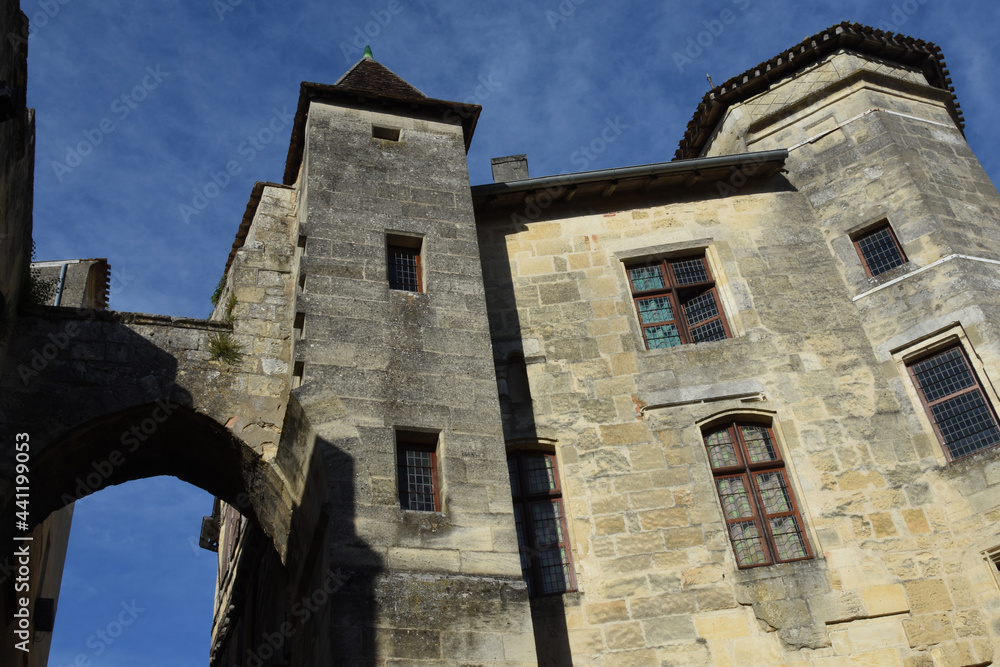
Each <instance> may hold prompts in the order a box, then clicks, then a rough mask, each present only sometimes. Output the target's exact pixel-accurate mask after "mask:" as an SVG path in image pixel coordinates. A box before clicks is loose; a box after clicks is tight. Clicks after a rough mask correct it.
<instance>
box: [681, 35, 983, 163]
mask: <svg viewBox="0 0 1000 667" xmlns="http://www.w3.org/2000/svg"><path fill="white" fill-rule="evenodd" d="M841 49H847V50H850V51H855V52H858V53H863V54H866V55H870V56H874V57H876V58H881V59H883V60H887V61H890V62H897V63H900V64H903V65H908V66H910V67H916V68H918V69H920V70H921V72H923V74H924V77H925V78H926V79H927V81H928V83H930V85H931V86H933V87H935V88H940V89H942V90H944V91H946V92H948V93H950V96H949V97H950V100H949V104H948V111H949V112H950V113H951V116H952V118H953V119H954V120H955V124H956V125H957V126H958V129H959V130H960V131H964V128H965V121H964V119H963V117H962V110H961V108H960V107H959V105H958V100H957V98H956V97H955V89H954V87H952V85H951V77H949V76H948V68H947V66H946V65H945V62H944V56H943V55H941V47H939V46H938V45H937V44H933V43H931V42H925V41H924V40H922V39H914V38H913V37H907V36H906V35H901V34H899V33H893V32H888V31H885V30H877V29H875V28H872V27H870V26H866V25H861V24H860V23H850V22H848V21H844V22H843V23H838V24H837V25H835V26H831V27H830V28H827V29H826V30H824V31H822V32H819V33H817V34H815V35H813V36H812V37H807V38H806V39H804V40H803V41H802V42H800V43H799V44H796V45H795V46H793V47H792V48H790V49H788V50H787V51H784V52H782V53H779V54H778V55H776V56H774V57H773V58H771V59H770V60H767V61H765V62H762V63H761V64H759V65H757V66H756V67H752V68H750V69H748V70H747V71H746V72H744V73H743V74H740V75H738V76H734V77H733V78H731V79H729V80H728V81H726V82H725V83H723V84H722V85H719V86H716V87H715V88H713V89H712V90H710V91H708V92H707V93H705V97H704V98H702V100H701V103H700V104H699V105H698V109H697V110H696V111H695V112H694V118H692V119H691V121H690V122H689V123H688V126H687V130H686V131H685V132H684V138H683V139H681V143H680V146H679V147H678V149H677V152H676V153H675V154H674V159H675V160H683V159H689V158H695V157H698V156H699V155H701V152H702V151H703V150H704V148H705V145H706V144H707V143H708V140H709V138H710V137H711V136H712V132H714V130H715V128H716V126H717V125H718V123H719V121H720V120H722V118H723V116H724V115H725V113H726V110H727V109H729V107H730V106H732V105H734V104H738V103H740V102H744V101H746V100H748V99H749V98H751V97H753V96H754V95H757V94H758V93H761V92H763V91H765V90H767V88H768V87H769V86H771V85H772V84H773V83H775V82H777V81H779V80H781V79H784V78H786V77H789V76H792V75H793V74H795V73H796V72H798V71H800V70H802V69H803V68H804V67H806V66H808V65H812V64H813V63H815V62H817V61H818V60H821V59H822V58H825V57H826V56H827V55H829V54H831V53H833V52H835V51H839V50H841Z"/></svg>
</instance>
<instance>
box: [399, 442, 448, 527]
mask: <svg viewBox="0 0 1000 667" xmlns="http://www.w3.org/2000/svg"><path fill="white" fill-rule="evenodd" d="M437 459H438V457H437V436H436V435H435V434H430V433H401V432H398V433H397V434H396V481H397V485H398V488H399V506H400V507H401V508H403V509H404V510H416V511H418V512H440V511H441V494H440V485H439V483H438V460H437Z"/></svg>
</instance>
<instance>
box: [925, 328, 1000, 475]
mask: <svg viewBox="0 0 1000 667" xmlns="http://www.w3.org/2000/svg"><path fill="white" fill-rule="evenodd" d="M907 370H908V371H909V373H910V378H911V379H912V380H913V384H914V386H915V387H916V388H917V393H918V394H919V395H920V400H921V402H922V403H923V404H924V409H926V410H927V415H928V416H929V417H930V420H931V424H932V425H933V426H934V432H935V434H936V435H937V437H938V440H940V442H941V444H942V446H943V447H944V451H945V454H946V455H947V457H948V459H949V460H954V459H959V458H962V457H963V456H968V455H969V454H972V453H974V452H978V451H979V450H981V449H986V448H987V447H994V446H996V445H998V444H1000V425H998V422H997V415H996V411H995V410H994V409H993V406H991V405H990V403H989V401H988V400H987V397H986V393H985V392H984V391H983V387H982V385H981V384H980V382H979V378H978V377H976V372H975V370H974V369H973V368H972V365H971V364H970V363H969V358H968V356H967V355H966V353H965V349H964V348H963V347H962V345H961V344H960V343H956V344H954V345H952V346H951V347H948V348H946V349H944V350H939V351H937V352H934V353H932V354H930V356H926V357H923V358H921V359H919V360H917V361H914V362H910V363H909V364H907Z"/></svg>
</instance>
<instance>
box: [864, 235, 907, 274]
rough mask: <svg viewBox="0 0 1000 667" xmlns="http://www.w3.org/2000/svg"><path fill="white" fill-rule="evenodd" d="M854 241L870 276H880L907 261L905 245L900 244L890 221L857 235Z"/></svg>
mask: <svg viewBox="0 0 1000 667" xmlns="http://www.w3.org/2000/svg"><path fill="white" fill-rule="evenodd" d="M853 241H854V248H855V249H856V250H857V251H858V255H859V256H860V257H861V263H862V264H863V265H864V267H865V271H866V272H867V273H868V277H869V278H875V277H876V276H880V275H882V274H883V273H886V272H887V271H892V270H893V269H895V268H896V267H897V266H902V265H903V264H905V263H906V255H905V254H904V253H903V247H902V246H901V245H899V241H898V240H897V239H896V235H895V234H894V233H893V231H892V227H890V226H889V224H888V223H886V224H884V225H880V226H879V227H876V228H875V229H871V230H869V231H867V232H864V233H862V234H859V235H857V236H855V237H854V238H853Z"/></svg>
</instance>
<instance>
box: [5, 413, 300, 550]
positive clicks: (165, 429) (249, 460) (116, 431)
mask: <svg viewBox="0 0 1000 667" xmlns="http://www.w3.org/2000/svg"><path fill="white" fill-rule="evenodd" d="M39 444H41V443H39ZM30 470H31V472H30V479H31V504H30V523H31V525H32V526H34V525H37V524H38V523H41V522H42V521H44V519H45V518H46V517H47V516H49V514H51V513H52V512H54V511H56V510H58V509H60V508H62V507H64V506H66V505H68V504H69V503H70V502H73V501H75V500H77V499H79V498H81V497H84V496H86V495H89V494H91V493H94V492H96V491H99V490H101V489H103V488H105V487H107V486H112V485H116V484H122V483H124V482H127V481H131V480H135V479H143V478H146V477H154V476H158V475H169V476H173V477H177V478H179V479H181V480H183V481H185V482H188V483H190V484H193V485H194V486H197V487H199V488H201V489H203V490H205V491H207V492H209V493H211V494H213V495H215V496H217V497H219V498H221V499H222V500H224V501H225V502H227V503H229V504H231V505H233V506H234V507H236V508H237V509H238V510H239V511H240V512H241V513H243V514H244V515H245V516H247V517H248V518H250V519H251V520H252V521H254V522H255V523H256V524H257V525H258V526H259V527H260V528H261V529H262V530H263V532H264V533H265V534H266V535H267V536H268V538H270V540H271V541H272V542H273V544H274V547H275V550H276V551H277V553H278V555H279V556H280V557H281V558H282V559H283V560H284V558H285V555H286V549H287V540H288V533H289V528H290V523H291V515H292V509H293V508H292V506H291V504H290V501H289V500H288V494H287V493H286V490H285V488H284V487H285V485H284V482H283V480H282V478H281V476H280V475H279V473H278V471H277V469H276V468H275V467H274V466H273V465H272V464H271V463H269V462H268V461H266V460H264V458H263V457H262V456H261V454H260V453H258V452H257V451H255V450H254V449H253V448H251V447H250V446H249V445H247V444H246V443H245V442H243V441H242V440H240V439H239V438H237V437H236V436H235V435H233V434H232V433H231V432H230V431H229V430H228V429H226V428H225V427H224V426H223V425H221V424H219V423H218V422H217V421H216V420H214V419H212V418H211V417H208V416H206V415H204V414H200V413H198V412H196V411H194V410H193V409H191V408H188V407H185V406H183V405H179V404H175V403H172V402H170V401H167V400H162V399H161V400H157V401H155V402H152V403H145V404H141V405H136V406H132V407H129V408H125V409H121V410H118V411H116V412H114V413H110V414H105V415H102V416H100V417H96V418H94V419H91V420H89V421H87V422H86V423H84V424H83V425H81V426H78V427H76V428H73V429H71V430H70V431H68V432H67V433H65V434H63V435H62V436H61V437H58V438H57V439H55V440H54V441H52V442H50V443H46V444H45V445H44V446H43V447H41V448H40V449H39V451H38V453H37V455H35V456H33V457H32V460H31V467H30ZM8 497H10V496H8ZM14 511H15V507H14V502H13V498H11V499H10V500H9V501H8V502H7V505H6V507H5V508H4V510H3V516H4V517H5V518H4V519H3V522H4V523H3V528H0V533H2V534H0V539H2V540H4V543H5V544H10V543H11V539H10V537H11V534H12V533H11V531H12V529H13V526H14V518H13V513H14Z"/></svg>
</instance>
